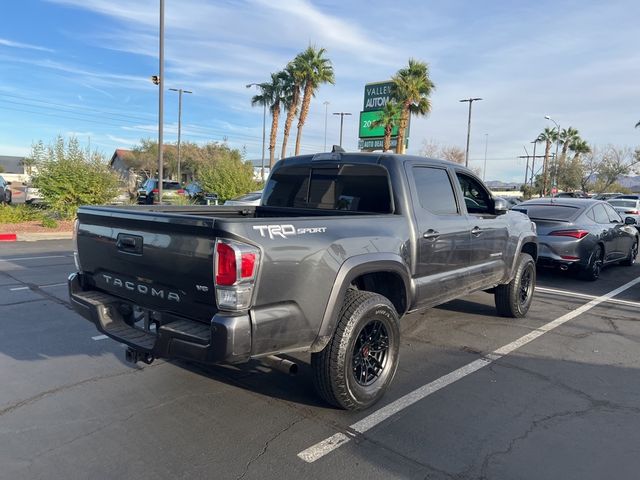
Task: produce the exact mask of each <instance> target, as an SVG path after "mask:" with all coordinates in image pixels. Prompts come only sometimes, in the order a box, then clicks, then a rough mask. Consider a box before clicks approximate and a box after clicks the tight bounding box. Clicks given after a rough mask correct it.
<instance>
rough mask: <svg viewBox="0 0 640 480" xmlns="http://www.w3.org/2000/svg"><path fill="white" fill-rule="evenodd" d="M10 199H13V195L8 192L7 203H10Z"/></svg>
mask: <svg viewBox="0 0 640 480" xmlns="http://www.w3.org/2000/svg"><path fill="white" fill-rule="evenodd" d="M11 200H13V195H12V194H11V192H9V198H8V199H7V204H10V203H11Z"/></svg>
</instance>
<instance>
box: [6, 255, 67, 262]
mask: <svg viewBox="0 0 640 480" xmlns="http://www.w3.org/2000/svg"><path fill="white" fill-rule="evenodd" d="M45 258H73V255H45V256H42V257H21V258H0V262H16V261H18V260H44V259H45Z"/></svg>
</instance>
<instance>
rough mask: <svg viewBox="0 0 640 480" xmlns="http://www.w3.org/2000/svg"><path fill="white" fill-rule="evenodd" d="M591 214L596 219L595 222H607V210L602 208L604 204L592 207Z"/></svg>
mask: <svg viewBox="0 0 640 480" xmlns="http://www.w3.org/2000/svg"><path fill="white" fill-rule="evenodd" d="M593 215H594V217H595V219H596V223H601V224H607V223H610V222H609V215H607V211H606V210H605V209H604V205H602V204H599V205H596V206H595V207H593Z"/></svg>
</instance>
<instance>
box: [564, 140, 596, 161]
mask: <svg viewBox="0 0 640 480" xmlns="http://www.w3.org/2000/svg"><path fill="white" fill-rule="evenodd" d="M569 150H571V151H572V152H573V159H572V161H573V160H577V159H578V157H579V156H580V155H582V154H583V153H589V152H591V147H590V146H589V144H588V143H587V141H586V140H583V139H581V138H578V139H576V140H574V141H573V142H572V143H571V145H569Z"/></svg>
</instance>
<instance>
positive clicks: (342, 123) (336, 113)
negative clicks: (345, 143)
mask: <svg viewBox="0 0 640 480" xmlns="http://www.w3.org/2000/svg"><path fill="white" fill-rule="evenodd" d="M333 114H334V115H340V146H342V127H343V125H344V116H345V115H351V114H350V113H349V112H334V113H333Z"/></svg>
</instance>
